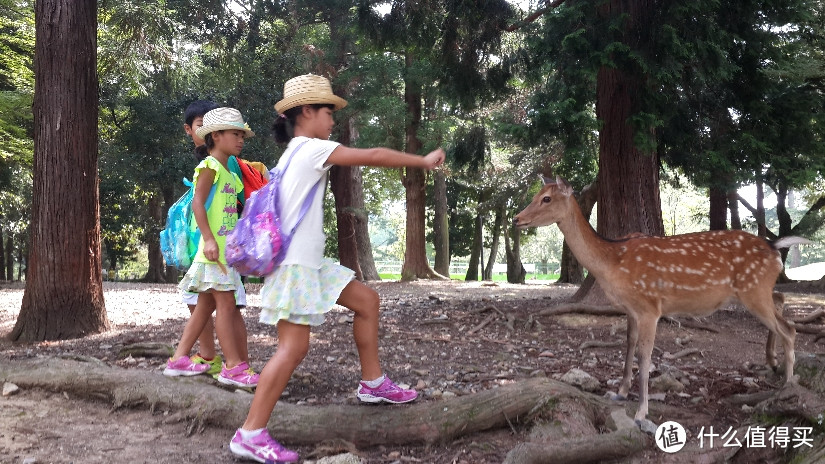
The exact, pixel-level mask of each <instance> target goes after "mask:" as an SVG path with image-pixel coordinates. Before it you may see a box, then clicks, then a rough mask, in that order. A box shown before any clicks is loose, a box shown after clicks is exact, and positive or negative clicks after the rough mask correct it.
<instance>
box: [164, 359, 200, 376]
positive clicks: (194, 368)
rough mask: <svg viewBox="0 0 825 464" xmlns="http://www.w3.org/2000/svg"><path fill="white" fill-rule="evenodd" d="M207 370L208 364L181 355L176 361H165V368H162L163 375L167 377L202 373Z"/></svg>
mask: <svg viewBox="0 0 825 464" xmlns="http://www.w3.org/2000/svg"><path fill="white" fill-rule="evenodd" d="M208 370H209V364H197V363H195V362H193V361H192V360H191V359H189V357H188V356H181V357H180V358H178V359H177V360H176V361H172V358H169V361H167V362H166V369H164V370H163V375H165V376H168V377H178V376H182V375H183V376H190V375H198V374H203V373H204V372H206V371H208Z"/></svg>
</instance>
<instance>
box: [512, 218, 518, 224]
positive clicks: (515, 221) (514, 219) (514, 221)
mask: <svg viewBox="0 0 825 464" xmlns="http://www.w3.org/2000/svg"><path fill="white" fill-rule="evenodd" d="M513 225H514V226H517V225H518V216H516V217H514V218H513Z"/></svg>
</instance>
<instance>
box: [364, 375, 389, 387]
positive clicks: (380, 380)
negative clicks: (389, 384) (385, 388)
mask: <svg viewBox="0 0 825 464" xmlns="http://www.w3.org/2000/svg"><path fill="white" fill-rule="evenodd" d="M386 378H387V377H386V376H385V375H384V374H381V377H378V378H377V379H375V380H362V382H364V383H365V384H366V385H367V386H368V387H370V388H378V387H380V386H381V384H382V383H384V379H386Z"/></svg>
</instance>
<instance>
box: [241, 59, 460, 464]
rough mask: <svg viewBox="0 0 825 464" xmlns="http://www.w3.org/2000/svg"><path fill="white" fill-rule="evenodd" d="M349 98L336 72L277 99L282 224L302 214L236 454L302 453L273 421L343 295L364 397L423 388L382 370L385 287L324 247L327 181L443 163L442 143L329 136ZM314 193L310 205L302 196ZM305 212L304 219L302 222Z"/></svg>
mask: <svg viewBox="0 0 825 464" xmlns="http://www.w3.org/2000/svg"><path fill="white" fill-rule="evenodd" d="M346 104H347V102H346V100H344V99H343V98H341V97H338V96H337V95H335V94H333V93H332V87H331V85H330V83H329V81H328V80H327V79H326V78H324V77H321V76H316V75H312V74H307V75H303V76H298V77H295V78H292V79H290V80H288V81H287V82H286V84H284V98H283V99H282V100H281V101H279V102H278V103H276V104H275V109H276V110H277V111H278V113H279V114H278V117H277V118H276V120H275V124H274V126H273V129H274V132H275V140H276V141H277V142H279V143H287V147H286V151H285V152H284V156H282V157H281V159H280V161H279V163H278V166H277V168H279V169H283V168H284V166H285V165H286V164H287V163H289V166H288V168H287V169H286V171H285V172H283V177H282V178H281V185H280V189H281V190H280V208H281V221H282V223H281V225H282V228H283V230H291V229H292V227H293V226H294V225H295V224H296V223H297V224H298V226H297V229H296V230H295V234H294V236H293V237H292V242H291V243H290V245H289V248H288V249H287V252H286V256H285V258H284V260H283V262H282V263H281V264H280V265H279V266H277V267H276V268H275V270H274V271H273V272H272V273H271V274H270V275H268V276H266V278H265V280H264V286H263V288H262V289H261V306H262V310H261V322H264V323H267V324H273V325H276V326H277V328H278V349H277V350H276V351H275V354H274V355H273V356H272V358H271V359H270V360H269V361H268V362H267V363H266V366H264V368H263V370H262V371H261V376H260V379H259V382H258V388H257V390H256V391H255V396H254V398H253V399H252V404H251V406H250V408H249V414H248V415H247V418H246V421H245V422H244V424H243V426H242V427H241V428H239V429H238V430H237V431H236V432H235V436H234V437H233V438H232V441H231V442H230V445H229V448H230V450H232V452H233V453H234V454H236V455H238V456H242V457H246V458H250V459H253V460H256V461H258V462H268V460H269V461H276V462H295V461H297V460H298V453H296V452H294V451H292V450H289V449H286V448H284V447H283V446H282V445H281V444H280V443H278V442H277V441H275V440H274V439H273V438H272V437H271V436H270V435H269V432H268V431H267V429H266V424H267V422H268V421H269V417H270V416H271V414H272V411H273V409H274V408H275V404H276V403H277V401H278V399H279V398H280V396H281V394H282V393H283V391H284V389H285V388H286V385H287V382H288V381H289V378H290V376H291V375H292V372H293V371H294V370H295V368H296V367H298V365H299V364H300V363H301V361H302V360H303V359H304V357H305V356H306V354H307V351H308V350H309V338H310V337H309V335H310V328H311V327H313V326H318V325H321V324H322V323H323V322H324V318H325V316H326V313H327V312H329V311H330V310H331V309H332V306H333V305H334V304H336V303H337V304H339V305H341V306H344V307H346V308H348V309H350V310H351V311H352V312H353V313H354V318H353V324H352V330H353V338H354V339H355V345H356V347H357V349H358V356H359V358H360V361H361V382H360V383H359V385H358V399H359V400H361V401H362V402H365V403H407V402H410V401H413V400H415V399H416V398H417V397H418V393H416V391H415V390H411V389H405V388H401V387H399V386H398V385H396V384H395V383H394V382H392V381H391V380H390V379H389V378H388V377H387V376H386V375H384V373H383V371H382V369H381V365H380V362H379V360H378V307H379V303H380V301H379V297H378V294H377V293H376V292H375V291H374V290H373V289H371V288H369V287H367V286H366V285H364V284H363V283H361V282H358V281H357V280H354V277H355V274H354V272H353V271H352V270H350V269H347V268H346V267H343V266H341V265H339V264H337V263H335V262H334V261H332V260H331V259H329V258H325V257H324V256H323V252H324V240H325V237H324V232H323V197H324V189H323V188H314V187H315V185H316V184H319V183H321V184H323V183H325V182H326V176H327V172H328V171H329V169H330V167H332V166H333V165H336V164H337V165H341V166H379V167H414V168H422V169H434V168H436V167H438V166H440V165H441V164H442V163H443V162H444V156H445V155H444V151H443V150H441V149H438V150H435V151H433V152H431V153H429V154H428V155H426V156H417V155H411V154H408V153H402V152H399V151H396V150H391V149H388V148H370V149H358V148H349V147H345V146H343V145H341V144H339V143H337V142H333V141H330V140H329V136H330V134H331V133H332V128H333V127H334V125H335V121H334V120H333V117H332V114H333V112H334V111H337V110H339V109H341V108H343V107H344V106H346ZM310 193H312V195H314V198H313V199H312V203H311V205H310V207H309V209H308V210H306V211H305V214H304V215H302V214H301V209H302V205H303V203H304V199H305V198H307V196H308V195H309V194H310ZM299 217H303V219H302V220H301V221H300V222H299V219H298V218H299Z"/></svg>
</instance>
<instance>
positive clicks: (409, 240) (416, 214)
mask: <svg viewBox="0 0 825 464" xmlns="http://www.w3.org/2000/svg"><path fill="white" fill-rule="evenodd" d="M413 63H414V58H413V57H412V55H411V54H409V53H407V54H406V57H405V68H406V72H405V75H404V103H405V104H406V106H407V118H406V124H405V126H406V127H405V132H406V147H405V149H406V151H407V153H412V154H418V151H419V150H420V149H421V140H419V139H418V128H419V126H420V125H421V84H420V83H419V82H418V78H417V77H415V76H413V69H412V68H413ZM401 181H402V183H403V184H404V189H405V190H406V199H407V237H406V249H405V250H404V264H403V265H402V266H401V280H402V281H410V280H415V279H419V278H420V279H433V278H444V277H443V276H441V275H439V274H438V273H436V272H435V271H434V270H433V269H432V268H431V267H430V263H429V261H428V260H427V250H426V247H425V246H424V244H425V231H424V226H425V219H426V217H425V206H426V205H425V203H426V174H425V173H424V170H423V169H418V168H405V169H404V174H403V176H402V179H401Z"/></svg>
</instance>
